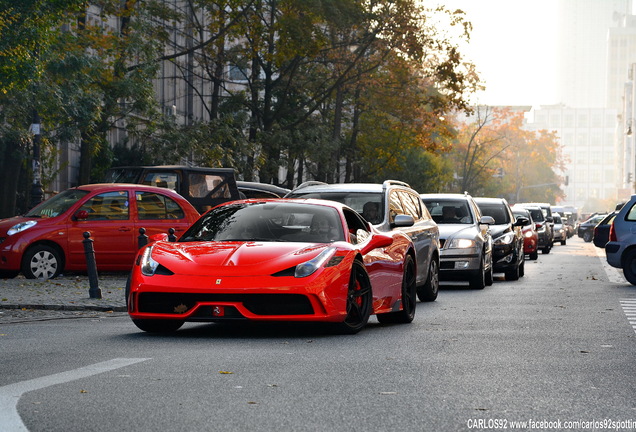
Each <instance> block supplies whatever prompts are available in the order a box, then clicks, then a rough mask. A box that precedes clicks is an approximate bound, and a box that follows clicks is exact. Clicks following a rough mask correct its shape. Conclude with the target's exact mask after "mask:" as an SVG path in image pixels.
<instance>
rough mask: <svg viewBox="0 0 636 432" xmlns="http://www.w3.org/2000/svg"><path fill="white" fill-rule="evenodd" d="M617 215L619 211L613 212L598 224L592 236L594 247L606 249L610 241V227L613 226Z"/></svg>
mask: <svg viewBox="0 0 636 432" xmlns="http://www.w3.org/2000/svg"><path fill="white" fill-rule="evenodd" d="M617 214H618V211H613V212H611V213H610V214H608V215H607V216H605V217H604V218H603V219H602V220H601V221H600V222H599V223H598V224H596V226H595V227H594V235H593V236H592V241H593V242H594V246H596V247H599V248H604V247H605V245H606V244H607V242H608V241H609V232H610V227H611V226H612V222H614V218H615V217H616V215H617Z"/></svg>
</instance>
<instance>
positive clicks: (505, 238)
mask: <svg viewBox="0 0 636 432" xmlns="http://www.w3.org/2000/svg"><path fill="white" fill-rule="evenodd" d="M514 238H515V233H512V232H509V233H506V234H504V235H502V236H501V237H497V239H495V241H494V243H495V244H496V245H508V244H510V243H512V240H513V239H514Z"/></svg>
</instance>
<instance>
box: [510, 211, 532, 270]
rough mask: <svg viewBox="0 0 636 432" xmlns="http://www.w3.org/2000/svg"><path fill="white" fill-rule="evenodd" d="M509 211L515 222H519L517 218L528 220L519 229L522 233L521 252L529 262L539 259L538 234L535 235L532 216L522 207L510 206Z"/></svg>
mask: <svg viewBox="0 0 636 432" xmlns="http://www.w3.org/2000/svg"><path fill="white" fill-rule="evenodd" d="M511 210H512V214H514V215H515V218H516V219H517V220H519V218H526V219H527V220H528V222H526V223H525V224H524V225H523V226H522V227H521V232H523V252H524V253H525V254H526V255H528V257H529V258H530V259H531V260H536V259H537V258H539V234H537V228H536V225H535V223H534V221H533V220H532V215H531V214H530V211H528V210H527V209H525V208H523V207H517V206H512V208H511Z"/></svg>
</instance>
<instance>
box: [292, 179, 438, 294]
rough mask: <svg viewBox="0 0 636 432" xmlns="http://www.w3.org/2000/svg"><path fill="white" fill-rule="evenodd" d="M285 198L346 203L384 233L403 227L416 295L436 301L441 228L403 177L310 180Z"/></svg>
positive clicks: (400, 229) (401, 230) (401, 229)
mask: <svg viewBox="0 0 636 432" xmlns="http://www.w3.org/2000/svg"><path fill="white" fill-rule="evenodd" d="M286 198H319V199H328V200H333V201H337V202H340V203H343V204H345V205H347V206H349V207H351V208H352V209H354V210H355V211H357V212H359V213H360V214H362V216H363V217H364V218H365V219H366V220H367V221H369V222H370V223H371V224H373V226H374V227H375V229H377V230H378V231H380V232H383V233H391V232H393V231H400V232H403V233H405V234H406V235H408V236H409V237H410V238H411V240H412V241H413V244H414V245H415V255H416V264H417V266H416V267H417V287H418V288H417V295H418V298H419V299H420V300H421V301H433V300H435V299H436V298H437V294H438V291H439V259H440V258H439V255H440V252H439V248H440V246H439V229H438V227H437V224H436V223H435V222H434V221H433V219H432V218H431V215H430V214H429V213H428V211H427V210H426V207H424V205H423V204H422V200H421V199H420V196H419V194H418V193H417V192H416V191H414V190H413V189H411V187H410V186H409V185H408V184H406V183H404V182H400V181H396V180H387V181H385V182H384V183H382V184H376V183H341V184H326V183H321V182H307V183H304V184H302V185H300V186H298V187H297V188H295V189H294V190H293V191H292V192H290V193H289V194H287V195H286Z"/></svg>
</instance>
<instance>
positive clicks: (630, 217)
mask: <svg viewBox="0 0 636 432" xmlns="http://www.w3.org/2000/svg"><path fill="white" fill-rule="evenodd" d="M625 220H627V221H636V203H634V205H633V206H632V208H630V209H629V212H627V216H625Z"/></svg>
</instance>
